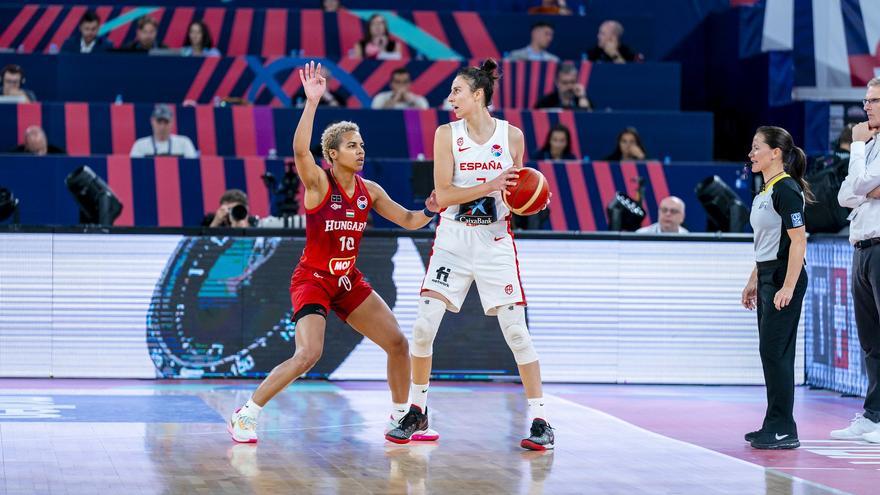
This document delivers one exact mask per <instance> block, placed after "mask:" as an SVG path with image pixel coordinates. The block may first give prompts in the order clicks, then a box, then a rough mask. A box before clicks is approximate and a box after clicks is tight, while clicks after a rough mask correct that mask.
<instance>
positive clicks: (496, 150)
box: [401, 59, 554, 450]
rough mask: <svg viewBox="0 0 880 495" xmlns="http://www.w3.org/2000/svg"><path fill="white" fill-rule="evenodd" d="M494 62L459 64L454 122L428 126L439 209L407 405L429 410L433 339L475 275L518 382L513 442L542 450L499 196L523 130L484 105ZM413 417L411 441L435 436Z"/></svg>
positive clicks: (535, 381)
mask: <svg viewBox="0 0 880 495" xmlns="http://www.w3.org/2000/svg"><path fill="white" fill-rule="evenodd" d="M497 67H498V66H497V64H496V63H495V61H494V60H491V59H490V60H486V61H485V62H483V65H482V66H481V67H467V68H463V69H461V70H460V71H458V74H457V75H456V77H455V79H454V80H453V81H452V88H451V91H450V93H449V103H451V104H452V108H453V110H454V111H455V116H456V117H458V118H459V119H460V120H457V121H455V122H451V123H449V124H444V125H442V126H440V127H438V128H437V132H436V133H435V134H434V188H435V190H436V194H437V201H438V203H440V206H441V207H442V208H443V211H442V212H441V215H440V223H439V225H438V226H437V233H436V237H435V239H434V247H433V251H432V254H431V260H430V262H429V264H428V272H427V274H426V276H425V280H424V282H423V283H422V292H421V298H420V301H419V313H418V316H417V318H416V322H415V324H414V325H413V341H412V343H411V345H410V349H411V353H412V362H413V384H412V390H411V399H410V400H411V401H412V403H413V405H412V408H413V409H416V410H417V411H419V412H421V411H424V412H425V414H427V407H426V403H427V400H428V379H429V378H430V376H431V356H432V354H433V343H434V337H435V336H436V335H437V330H438V329H439V328H440V322H441V321H442V319H443V315H444V314H445V313H446V311H447V310H448V311H452V312H456V313H457V312H458V311H459V310H460V309H461V305H462V303H463V302H464V299H465V297H466V296H467V293H468V290H469V289H470V286H471V283H472V282H476V283H477V289H478V291H479V293H480V300H481V302H482V304H483V310H484V311H485V313H486V315H489V316H493V315H494V316H497V317H498V323H499V325H500V326H501V332H502V333H503V334H504V340H505V341H506V342H507V345H508V346H509V347H510V350H511V351H512V352H513V357H514V360H515V361H516V364H517V367H518V368H519V375H520V378H521V379H522V382H523V385H524V387H525V392H526V398H527V399H528V414H529V418H530V420H531V428H530V433H529V436H528V437H527V438H525V439H523V440H522V441H521V442H520V445H521V446H522V447H523V448H526V449H530V450H548V449H552V448H553V446H554V435H553V429H552V428H551V427H550V425H549V424H548V422H547V415H546V414H545V412H544V398H543V393H542V387H541V367H540V364H539V363H538V355H537V353H536V352H535V348H534V346H533V345H532V339H531V336H530V334H529V330H528V328H527V326H526V315H525V305H526V298H525V294H524V293H523V289H522V283H521V282H520V276H519V262H518V261H517V257H516V246H515V245H514V243H513V234H512V232H511V230H510V210H509V209H508V208H507V206H506V205H505V204H504V202H503V201H502V196H501V195H502V194H506V188H507V187H508V186H512V185H515V184H516V179H517V177H518V175H517V173H516V170H517V169H519V168H522V166H523V155H524V150H525V139H524V138H523V133H522V131H521V130H520V129H518V128H516V127H514V126H512V125H510V124H509V123H508V122H507V121H504V120H500V119H496V118H494V117H492V114H491V113H489V110H488V106H489V103H490V102H491V101H492V92H493V91H494V87H495V81H496V80H497V79H498V76H497V74H496V72H495V70H496V69H497ZM545 207H546V205H545ZM413 420H414V418H405V421H404V422H403V423H402V426H403V428H402V429H401V430H402V432H403V433H408V432H409V431H410V430H412V431H413V434H412V435H411V438H412V439H413V440H434V439H437V438H438V437H439V435H437V433H436V432H434V431H433V430H430V429H429V428H428V425H427V418H425V421H424V423H423V424H414V423H412V421H413ZM407 421H409V422H407ZM425 431H427V432H428V436H427V437H426V436H424V435H423V432H425ZM404 436H405V435H404Z"/></svg>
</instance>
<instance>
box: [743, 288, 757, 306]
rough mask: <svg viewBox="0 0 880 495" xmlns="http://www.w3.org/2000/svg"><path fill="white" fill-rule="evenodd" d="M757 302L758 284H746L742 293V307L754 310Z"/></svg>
mask: <svg viewBox="0 0 880 495" xmlns="http://www.w3.org/2000/svg"><path fill="white" fill-rule="evenodd" d="M757 302H758V284H757V283H752V282H751V281H750V282H748V283H747V284H746V286H745V288H744V289H743V291H742V305H743V307H744V308H746V309H755V307H756V306H757Z"/></svg>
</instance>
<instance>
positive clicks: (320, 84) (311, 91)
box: [299, 60, 327, 104]
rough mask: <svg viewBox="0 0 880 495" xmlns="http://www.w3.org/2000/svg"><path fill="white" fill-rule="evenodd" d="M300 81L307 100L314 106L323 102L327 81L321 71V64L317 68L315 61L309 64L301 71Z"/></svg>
mask: <svg viewBox="0 0 880 495" xmlns="http://www.w3.org/2000/svg"><path fill="white" fill-rule="evenodd" d="M299 80H300V81H302V85H303V91H304V92H305V94H306V99H307V100H309V101H310V102H312V103H314V104H318V102H320V101H321V96H323V95H324V91H325V90H326V89H327V79H326V78H325V77H324V73H323V72H322V71H321V63H320V62H318V66H317V67H315V61H314V60H312V61H311V62H309V63H307V64H306V66H305V67H303V68H302V69H300V70H299Z"/></svg>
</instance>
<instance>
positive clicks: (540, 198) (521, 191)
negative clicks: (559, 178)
mask: <svg viewBox="0 0 880 495" xmlns="http://www.w3.org/2000/svg"><path fill="white" fill-rule="evenodd" d="M518 172H519V178H518V179H517V180H516V185H515V186H512V187H508V188H507V192H509V193H510V194H507V195H502V196H501V197H502V198H504V204H506V205H507V207H508V208H510V211H512V212H514V213H516V214H517V215H521V216H527V215H534V214H535V213H538V212H539V211H541V209H542V208H544V205H545V204H546V203H547V198H549V197H550V185H549V184H547V179H546V178H545V177H544V174H542V173H541V172H538V171H537V170H535V169H533V168H528V167H523V168H521V169H519V170H518Z"/></svg>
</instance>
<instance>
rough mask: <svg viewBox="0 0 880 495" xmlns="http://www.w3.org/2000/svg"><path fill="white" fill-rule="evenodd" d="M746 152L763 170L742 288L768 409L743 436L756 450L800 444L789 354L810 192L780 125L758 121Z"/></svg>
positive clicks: (803, 288)
mask: <svg viewBox="0 0 880 495" xmlns="http://www.w3.org/2000/svg"><path fill="white" fill-rule="evenodd" d="M749 158H750V159H751V161H752V172H753V173H760V174H761V175H763V177H764V186H763V187H762V188H761V191H760V193H759V194H758V195H756V196H755V200H754V202H753V203H752V213H751V223H752V230H754V232H755V260H756V264H755V269H754V270H752V275H751V276H750V277H749V281H748V283H747V284H746V287H745V289H743V293H742V304H743V306H745V307H746V308H748V309H755V308H757V310H758V339H759V342H760V352H761V364H762V365H763V367H764V383H765V384H766V386H767V412H766V414H765V415H764V422H763V424H762V425H761V428H760V429H759V430H757V431H753V432H751V433H747V434H746V436H745V438H746V441H747V442H749V443H750V444H751V445H752V447H754V448H756V449H794V448H797V447H799V446H800V441H799V440H798V434H797V425H796V424H795V422H794V415H793V414H792V409H793V408H794V355H795V347H796V343H797V329H798V322H799V321H800V318H801V306H802V305H803V302H804V295H805V294H806V292H807V271H806V270H805V268H804V261H805V257H806V252H807V234H806V229H805V228H804V202H805V198H811V195H810V189H809V187H808V186H807V184H806V182H805V181H804V178H803V177H804V169H805V168H806V164H807V158H806V156H805V155H804V152H803V150H801V149H800V148H798V147H797V146H795V145H794V141H793V140H792V138H791V134H789V133H788V131H786V130H785V129H782V128H780V127H759V128H758V131H757V132H756V133H755V137H754V139H753V140H752V151H751V152H750V153H749Z"/></svg>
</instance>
